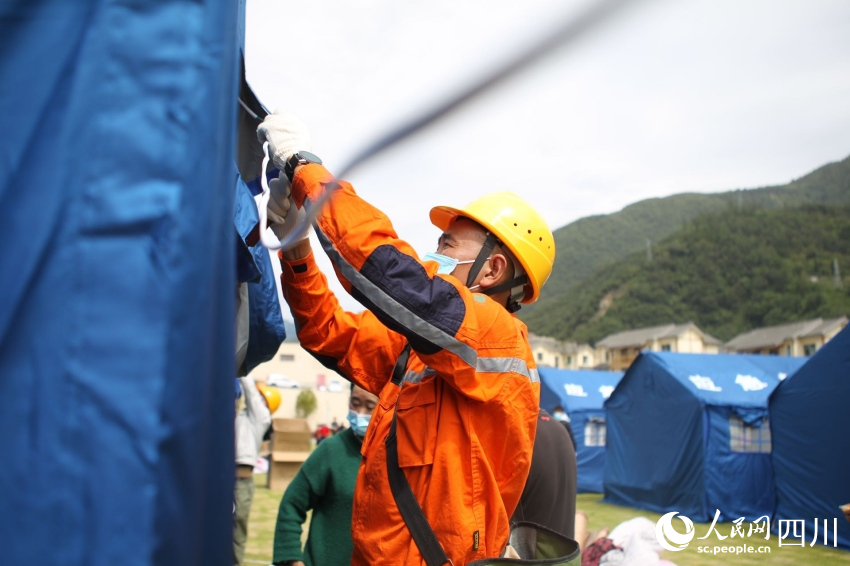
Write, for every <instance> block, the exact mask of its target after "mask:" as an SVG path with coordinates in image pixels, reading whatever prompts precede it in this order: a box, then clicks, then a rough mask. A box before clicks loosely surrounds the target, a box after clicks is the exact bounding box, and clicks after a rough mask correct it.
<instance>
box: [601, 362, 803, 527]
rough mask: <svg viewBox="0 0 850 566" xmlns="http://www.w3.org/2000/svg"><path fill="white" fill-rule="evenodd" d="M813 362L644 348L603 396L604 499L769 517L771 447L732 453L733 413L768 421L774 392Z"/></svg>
mask: <svg viewBox="0 0 850 566" xmlns="http://www.w3.org/2000/svg"><path fill="white" fill-rule="evenodd" d="M805 361H806V359H805V358H789V357H778V356H756V355H734V354H717V355H705V354H679V353H671V352H643V353H641V354H640V355H639V356H638V358H637V359H636V360H635V361H634V362H633V363H632V365H631V367H629V369H628V370H627V371H626V374H625V376H624V377H623V379H622V381H621V382H620V384H619V385H618V387H617V389H616V390H615V391H614V393H613V394H612V395H611V397H610V398H609V399H608V401H607V402H606V403H605V408H606V410H607V414H608V447H607V453H606V467H605V480H604V483H605V501H607V502H610V503H616V504H620V505H628V506H630V507H639V508H642V509H648V510H651V511H655V512H657V513H667V512H670V511H677V512H678V513H680V514H682V515H685V516H687V517H689V518H691V519H692V520H694V521H708V520H711V519H713V518H714V514H715V511H716V510H720V512H721V517H720V518H721V520H727V521H730V520H734V519H737V518H739V517H746V518H747V519H749V520H754V519H756V518H758V517H760V516H763V515H770V514H771V513H772V510H773V509H772V501H773V479H772V467H771V463H770V454H769V453H767V452H766V451H765V452H763V453H752V452H747V453H743V452H734V451H732V448H731V443H732V440H731V436H730V435H731V432H730V429H731V427H732V420H733V417H734V420H735V421H737V420H740V422H742V423H746V424H749V425H755V426H757V425H760V424H761V423H762V422H763V420H764V419H765V418H766V417H767V416H768V411H767V399H768V396H769V394H770V392H771V391H773V389H774V388H775V387H776V386H777V385H778V384H779V382H780V380H781V379H785V378H786V377H787V376H789V375H792V374H793V373H794V372H795V371H796V370H797V369H799V368H800V367H801V366H802V365H803V364H804V363H805Z"/></svg>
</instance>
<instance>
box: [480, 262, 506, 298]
mask: <svg viewBox="0 0 850 566" xmlns="http://www.w3.org/2000/svg"><path fill="white" fill-rule="evenodd" d="M508 261H509V260H508V258H507V257H506V256H505V255H504V254H500V253H493V254H491V255H490V261H488V262H485V263H484V267H483V268H482V271H483V272H484V277H482V278H481V280H480V281H479V282H478V284H479V285H480V286H481V289H482V290H486V289H489V288H490V287H495V286H496V285H498V284H499V283H502V282H503V280H504V279H505V277H506V276H507V272H508V265H509V264H508Z"/></svg>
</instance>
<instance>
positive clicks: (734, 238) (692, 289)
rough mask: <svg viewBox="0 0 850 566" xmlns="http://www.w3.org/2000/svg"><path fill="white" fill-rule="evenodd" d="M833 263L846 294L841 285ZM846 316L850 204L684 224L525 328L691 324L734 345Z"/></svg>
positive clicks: (600, 332) (720, 215)
mask: <svg viewBox="0 0 850 566" xmlns="http://www.w3.org/2000/svg"><path fill="white" fill-rule="evenodd" d="M845 163H846V162H845ZM763 194H765V195H769V194H770V192H769V191H764V193H763ZM808 194H809V195H813V194H816V192H815V191H811V192H809V193H808ZM823 194H826V193H823ZM781 196H783V197H784V196H785V195H784V194H783V195H781ZM824 198H828V199H835V200H838V199H836V198H835V195H830V196H828V197H824ZM641 204H643V203H641ZM638 247H642V246H638ZM834 260H836V261H837V264H838V267H839V270H840V273H841V278H840V279H839V282H840V283H841V285H842V286H843V288H838V289H836V288H835V287H836V279H835V277H834V272H833V261H834ZM846 314H850V206H847V205H845V206H815V205H805V206H802V207H800V208H786V209H772V210H771V209H765V208H757V207H756V206H755V205H754V204H751V205H740V206H739V205H738V204H737V203H734V201H733V202H728V203H727V204H726V205H725V209H723V210H721V211H719V212H714V213H710V214H703V215H701V216H698V217H695V218H693V219H692V220H690V221H685V222H684V225H683V227H682V228H681V229H680V230H679V231H678V232H676V233H675V234H673V235H672V236H669V237H668V238H666V239H665V240H663V241H661V242H660V243H658V244H657V245H655V246H654V247H653V250H652V258H651V261H650V259H649V257H648V254H647V253H646V252H645V251H644V250H641V251H638V252H636V253H632V254H631V255H629V256H628V257H626V258H623V259H622V260H621V261H618V262H616V263H615V264H612V265H609V266H608V267H605V268H603V269H601V270H598V271H597V272H596V273H595V274H593V275H591V276H590V277H586V278H585V279H584V280H583V281H580V282H577V283H575V284H574V285H573V286H572V287H571V288H569V289H567V291H566V292H563V293H561V294H560V295H559V296H558V297H556V298H555V299H554V300H550V301H549V302H548V304H547V306H546V310H545V311H543V310H540V309H538V310H536V311H534V312H532V313H530V314H529V315H527V321H528V324H529V327H530V329H531V330H532V331H533V332H535V333H538V334H542V335H547V336H553V337H556V338H560V339H572V340H577V341H579V342H585V341H589V342H594V341H596V340H599V339H600V338H602V337H604V336H605V335H607V334H610V333H611V332H616V331H620V330H625V329H630V328H639V327H645V326H652V325H657V324H667V323H671V322H679V323H681V322H686V321H689V320H690V321H693V322H695V323H696V324H697V325H698V326H699V327H700V328H702V329H703V330H704V331H706V332H708V333H710V334H713V335H714V336H716V337H718V338H720V339H721V340H728V339H729V338H731V337H733V336H734V335H736V334H738V333H740V332H743V331H746V330H750V329H752V328H755V327H759V326H766V325H772V324H781V323H785V322H793V321H796V320H801V319H808V318H815V317H818V316H823V317H834V316H841V315H846Z"/></svg>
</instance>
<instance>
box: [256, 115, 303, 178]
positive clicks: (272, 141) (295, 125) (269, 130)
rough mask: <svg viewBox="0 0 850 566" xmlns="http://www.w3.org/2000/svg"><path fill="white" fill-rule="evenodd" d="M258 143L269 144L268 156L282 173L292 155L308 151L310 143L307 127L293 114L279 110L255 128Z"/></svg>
mask: <svg viewBox="0 0 850 566" xmlns="http://www.w3.org/2000/svg"><path fill="white" fill-rule="evenodd" d="M257 138H259V140H260V143H263V142H266V141H267V142H269V154H270V155H271V156H272V160H273V161H274V164H275V166H276V167H277V168H278V169H280V170H281V171H283V166H284V165H286V162H287V160H288V159H289V158H290V157H292V156H293V154H295V153H297V152H299V151H302V150H303V151H310V150H311V149H312V145H313V144H312V141H311V138H310V132H309V130H307V126H305V125H304V123H303V122H302V121H301V120H299V119H298V118H297V117H296V116H295V115H294V114H291V113H289V112H287V111H286V110H283V109H281V108H278V109H277V110H275V111H274V114H269V115H268V116H266V119H265V120H263V123H262V124H260V126H259V127H258V128H257Z"/></svg>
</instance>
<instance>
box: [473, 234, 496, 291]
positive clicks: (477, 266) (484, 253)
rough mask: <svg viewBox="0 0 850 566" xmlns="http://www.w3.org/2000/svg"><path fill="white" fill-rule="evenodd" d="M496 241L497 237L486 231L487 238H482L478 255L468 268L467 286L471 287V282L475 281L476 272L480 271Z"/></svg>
mask: <svg viewBox="0 0 850 566" xmlns="http://www.w3.org/2000/svg"><path fill="white" fill-rule="evenodd" d="M498 243H499V239H498V238H497V237H496V236H494V235H493V234H491V233H490V232H487V239H486V240H484V245H483V246H481V249H480V250H479V251H478V255H477V256H476V257H475V262H474V263H473V264H472V267H470V268H469V276H468V277H467V278H466V286H467V287H472V284H473V283H475V278H476V277H478V272H479V271H481V267H482V266H483V265H484V262H485V261H487V258H488V257H490V252H492V251H493V248H495V247H496V244H498Z"/></svg>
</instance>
